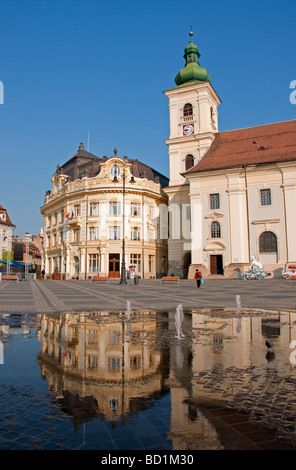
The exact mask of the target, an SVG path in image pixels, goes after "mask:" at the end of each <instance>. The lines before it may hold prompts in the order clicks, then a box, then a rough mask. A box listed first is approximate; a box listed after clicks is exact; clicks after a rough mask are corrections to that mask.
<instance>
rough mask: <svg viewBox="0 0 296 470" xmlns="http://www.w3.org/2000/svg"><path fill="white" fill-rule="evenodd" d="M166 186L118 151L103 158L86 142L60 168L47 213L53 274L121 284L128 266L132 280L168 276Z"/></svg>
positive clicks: (47, 264)
mask: <svg viewBox="0 0 296 470" xmlns="http://www.w3.org/2000/svg"><path fill="white" fill-rule="evenodd" d="M167 185H168V179H167V178H166V177H165V176H163V175H162V174H160V173H159V172H157V171H155V170H154V169H152V168H151V167H149V166H147V165H145V164H144V163H141V162H140V161H139V160H136V159H130V158H128V157H123V158H122V157H120V156H118V155H117V150H116V149H115V150H114V155H112V156H111V157H110V158H107V157H106V156H104V157H102V158H99V157H97V156H95V155H93V154H92V153H90V152H88V151H86V150H85V148H84V145H83V144H80V146H79V149H78V151H77V153H76V154H75V155H73V157H72V158H70V159H69V160H68V161H67V162H66V163H65V164H64V165H62V166H59V165H58V167H57V170H56V172H55V174H54V175H53V177H52V190H50V191H47V193H46V195H45V200H44V205H43V206H42V207H41V214H42V215H43V216H44V229H43V237H44V238H43V267H44V269H45V272H46V276H47V277H52V276H56V275H57V276H60V277H61V278H63V279H72V278H77V279H89V278H93V277H107V278H120V276H121V268H122V263H123V261H124V262H125V266H126V271H127V275H129V273H131V272H133V274H136V275H137V276H140V277H142V278H148V279H150V278H155V277H161V276H162V275H163V274H164V273H166V272H167V239H166V238H165V237H164V238H161V228H160V220H161V218H162V216H161V214H162V212H164V213H165V212H166V211H167V204H168V198H167V195H166V194H165V192H164V191H163V187H164V186H167ZM123 242H124V243H123ZM124 258H125V259H124Z"/></svg>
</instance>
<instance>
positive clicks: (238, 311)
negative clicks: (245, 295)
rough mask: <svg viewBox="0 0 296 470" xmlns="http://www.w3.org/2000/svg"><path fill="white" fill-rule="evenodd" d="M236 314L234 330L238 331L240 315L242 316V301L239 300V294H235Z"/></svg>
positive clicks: (239, 328)
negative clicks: (236, 319)
mask: <svg viewBox="0 0 296 470" xmlns="http://www.w3.org/2000/svg"><path fill="white" fill-rule="evenodd" d="M235 299H236V314H237V316H238V321H237V326H236V331H237V333H239V332H240V330H241V321H242V320H241V317H242V302H241V297H240V295H237V296H236V298H235Z"/></svg>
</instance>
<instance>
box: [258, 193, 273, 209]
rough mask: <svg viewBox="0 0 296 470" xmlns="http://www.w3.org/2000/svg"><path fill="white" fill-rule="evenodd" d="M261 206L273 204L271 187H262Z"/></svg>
mask: <svg viewBox="0 0 296 470" xmlns="http://www.w3.org/2000/svg"><path fill="white" fill-rule="evenodd" d="M260 200H261V206H270V205H271V192H270V189H260Z"/></svg>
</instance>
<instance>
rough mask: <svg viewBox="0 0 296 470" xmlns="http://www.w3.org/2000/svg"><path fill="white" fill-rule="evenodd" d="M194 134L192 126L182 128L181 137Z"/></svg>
mask: <svg viewBox="0 0 296 470" xmlns="http://www.w3.org/2000/svg"><path fill="white" fill-rule="evenodd" d="M191 134H194V126H193V124H187V125H186V126H183V135H191Z"/></svg>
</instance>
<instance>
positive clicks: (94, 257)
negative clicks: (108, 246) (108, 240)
mask: <svg viewBox="0 0 296 470" xmlns="http://www.w3.org/2000/svg"><path fill="white" fill-rule="evenodd" d="M88 270H89V272H90V273H98V272H99V254H98V253H95V254H89V255H88Z"/></svg>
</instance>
